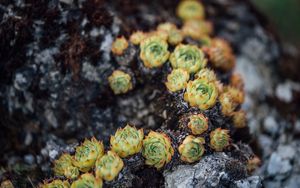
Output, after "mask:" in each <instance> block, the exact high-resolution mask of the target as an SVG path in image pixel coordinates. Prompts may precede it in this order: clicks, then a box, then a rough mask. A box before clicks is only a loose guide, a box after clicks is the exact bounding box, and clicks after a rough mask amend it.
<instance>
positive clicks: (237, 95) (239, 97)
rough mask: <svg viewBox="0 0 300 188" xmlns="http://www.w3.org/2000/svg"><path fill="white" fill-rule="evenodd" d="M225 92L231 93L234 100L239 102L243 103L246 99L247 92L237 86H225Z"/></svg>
mask: <svg viewBox="0 0 300 188" xmlns="http://www.w3.org/2000/svg"><path fill="white" fill-rule="evenodd" d="M224 92H225V93H228V94H229V95H231V97H232V99H233V101H234V102H236V103H237V104H243V102H244V101H245V92H244V91H241V90H239V89H237V88H234V87H230V86H226V87H224Z"/></svg>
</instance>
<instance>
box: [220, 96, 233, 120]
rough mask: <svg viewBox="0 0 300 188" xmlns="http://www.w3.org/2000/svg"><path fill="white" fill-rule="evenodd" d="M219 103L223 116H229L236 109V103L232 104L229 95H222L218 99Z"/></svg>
mask: <svg viewBox="0 0 300 188" xmlns="http://www.w3.org/2000/svg"><path fill="white" fill-rule="evenodd" d="M219 101H220V103H221V107H222V109H221V111H222V114H223V115H225V116H231V115H232V113H233V112H234V110H235V109H236V107H237V103H236V102H234V100H233V98H232V96H231V95H230V94H229V93H222V94H221V95H220V97H219Z"/></svg>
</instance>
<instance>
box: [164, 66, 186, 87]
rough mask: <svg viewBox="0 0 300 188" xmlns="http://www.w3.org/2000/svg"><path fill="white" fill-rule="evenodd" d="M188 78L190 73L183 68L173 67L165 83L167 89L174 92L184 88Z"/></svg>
mask: <svg viewBox="0 0 300 188" xmlns="http://www.w3.org/2000/svg"><path fill="white" fill-rule="evenodd" d="M189 79H190V75H189V73H188V72H187V71H185V70H183V69H173V70H172V72H171V73H170V74H169V75H168V77H167V82H166V83H165V84H166V86H167V88H168V90H169V91H171V92H176V91H179V90H182V89H184V88H185V87H186V84H187V82H188V80H189Z"/></svg>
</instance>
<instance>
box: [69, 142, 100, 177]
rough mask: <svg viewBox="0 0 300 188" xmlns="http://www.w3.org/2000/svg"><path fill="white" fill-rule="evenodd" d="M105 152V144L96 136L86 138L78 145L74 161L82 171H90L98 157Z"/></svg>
mask: <svg viewBox="0 0 300 188" xmlns="http://www.w3.org/2000/svg"><path fill="white" fill-rule="evenodd" d="M103 154H104V146H103V143H102V142H99V141H98V140H97V139H96V138H92V139H91V140H87V139H86V140H85V141H84V142H83V143H82V144H81V145H80V146H77V147H76V152H75V155H74V157H73V160H72V163H73V165H75V166H77V167H78V168H79V170H80V171H82V172H88V171H89V170H90V169H91V168H92V167H93V166H94V165H95V162H96V160H97V159H98V158H100V157H102V156H103Z"/></svg>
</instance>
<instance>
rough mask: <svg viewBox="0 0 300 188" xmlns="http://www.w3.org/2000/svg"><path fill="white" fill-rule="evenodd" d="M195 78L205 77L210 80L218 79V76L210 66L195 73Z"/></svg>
mask: <svg viewBox="0 0 300 188" xmlns="http://www.w3.org/2000/svg"><path fill="white" fill-rule="evenodd" d="M195 78H199V79H205V80H207V81H209V82H215V81H217V76H216V74H215V72H214V71H213V70H210V69H208V68H204V69H201V70H200V71H199V72H197V73H196V74H195Z"/></svg>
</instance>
